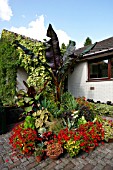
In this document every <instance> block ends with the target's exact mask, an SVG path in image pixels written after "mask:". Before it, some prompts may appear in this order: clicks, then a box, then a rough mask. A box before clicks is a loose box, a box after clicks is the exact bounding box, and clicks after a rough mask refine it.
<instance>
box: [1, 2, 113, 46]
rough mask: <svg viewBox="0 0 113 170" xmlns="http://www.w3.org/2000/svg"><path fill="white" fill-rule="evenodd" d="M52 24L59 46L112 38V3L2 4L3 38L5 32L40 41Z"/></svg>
mask: <svg viewBox="0 0 113 170" xmlns="http://www.w3.org/2000/svg"><path fill="white" fill-rule="evenodd" d="M49 23H50V24H52V27H53V29H54V30H55V32H56V33H57V35H58V39H59V42H60V45H61V44H62V43H65V44H66V45H67V44H68V42H69V40H73V41H75V42H76V48H80V47H82V46H83V45H84V42H85V40H86V38H87V37H90V39H91V40H92V42H93V43H95V42H98V41H101V40H103V39H106V38H109V37H112V36H113V0H94V1H93V0H0V34H1V33H2V30H3V29H7V30H9V31H13V32H16V33H19V34H22V35H25V36H28V37H31V38H34V39H37V40H40V41H43V39H45V38H46V39H47V37H46V32H47V28H48V25H49Z"/></svg>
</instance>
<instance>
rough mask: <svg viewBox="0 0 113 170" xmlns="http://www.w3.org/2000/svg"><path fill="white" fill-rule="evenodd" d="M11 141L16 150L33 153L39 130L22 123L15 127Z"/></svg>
mask: <svg viewBox="0 0 113 170" xmlns="http://www.w3.org/2000/svg"><path fill="white" fill-rule="evenodd" d="M9 141H10V142H9V143H10V144H11V145H12V147H13V149H14V150H16V151H18V152H20V153H22V154H27V155H31V154H32V153H33V152H34V150H35V144H36V141H37V132H36V130H33V129H31V128H24V124H23V123H20V124H18V125H16V126H15V127H14V128H13V130H12V132H11V136H10V138H9Z"/></svg>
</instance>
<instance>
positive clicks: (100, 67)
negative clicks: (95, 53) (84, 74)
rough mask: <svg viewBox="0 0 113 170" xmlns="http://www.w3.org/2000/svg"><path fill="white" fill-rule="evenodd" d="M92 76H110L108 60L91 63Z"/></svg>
mask: <svg viewBox="0 0 113 170" xmlns="http://www.w3.org/2000/svg"><path fill="white" fill-rule="evenodd" d="M89 66H90V78H107V77H108V60H101V61H98V62H97V61H95V62H92V63H90V65H89Z"/></svg>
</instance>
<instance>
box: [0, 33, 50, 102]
mask: <svg viewBox="0 0 113 170" xmlns="http://www.w3.org/2000/svg"><path fill="white" fill-rule="evenodd" d="M16 41H18V42H19V43H20V44H21V45H22V46H25V47H26V49H29V53H27V54H26V53H25V51H24V50H23V49H22V48H20V47H17V46H16V43H15V42H16ZM32 53H33V56H32ZM34 55H36V56H38V57H35V56H34ZM32 57H33V58H32ZM44 63H46V60H45V46H44V45H43V43H42V42H39V41H37V40H33V39H30V38H27V37H25V36H22V35H19V34H16V33H13V32H10V31H7V30H3V31H2V36H1V40H0V66H1V67H0V69H1V70H0V78H1V80H0V87H1V90H0V96H2V100H6V99H8V101H12V100H9V98H10V97H11V98H12V99H13V98H14V96H15V94H16V73H17V67H18V66H19V67H23V68H24V69H25V70H26V71H27V73H28V74H29V76H28V80H27V83H28V85H29V86H30V85H33V86H35V87H36V89H37V90H39V89H40V88H41V87H43V85H44V82H45V81H46V80H47V79H50V76H49V72H48V71H47V70H46V68H45V67H44ZM8 74H9V76H8ZM48 84H49V83H48ZM47 88H48V86H47Z"/></svg>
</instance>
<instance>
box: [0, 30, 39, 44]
mask: <svg viewBox="0 0 113 170" xmlns="http://www.w3.org/2000/svg"><path fill="white" fill-rule="evenodd" d="M4 32H5V35H4V34H3V33H4ZM7 33H10V34H13V35H15V38H16V37H17V36H21V38H23V39H27V40H30V41H33V42H41V41H39V40H37V39H33V38H30V37H27V36H25V35H22V34H18V33H15V32H13V31H9V30H7V29H3V30H2V34H1V36H2V37H4V36H7Z"/></svg>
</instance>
